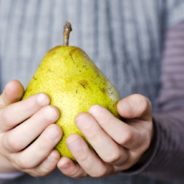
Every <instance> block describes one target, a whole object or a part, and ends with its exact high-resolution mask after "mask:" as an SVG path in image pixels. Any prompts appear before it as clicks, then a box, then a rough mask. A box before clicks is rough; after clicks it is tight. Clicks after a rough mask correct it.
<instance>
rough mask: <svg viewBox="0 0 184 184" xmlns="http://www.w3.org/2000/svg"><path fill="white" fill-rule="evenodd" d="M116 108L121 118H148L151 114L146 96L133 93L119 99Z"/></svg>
mask: <svg viewBox="0 0 184 184" xmlns="http://www.w3.org/2000/svg"><path fill="white" fill-rule="evenodd" d="M117 110H118V112H119V114H120V115H121V116H122V117H123V118H127V119H133V118H141V119H143V120H148V119H150V115H151V103H150V101H149V100H148V99H147V98H146V97H144V96H142V95H139V94H134V95H130V96H128V97H126V98H124V99H122V100H120V101H119V102H118V104H117Z"/></svg>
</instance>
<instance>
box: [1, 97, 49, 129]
mask: <svg viewBox="0 0 184 184" xmlns="http://www.w3.org/2000/svg"><path fill="white" fill-rule="evenodd" d="M49 103H50V99H49V97H48V96H47V95H45V94H38V95H34V96H31V97H30V98H28V99H26V100H23V101H20V102H17V103H14V104H11V105H9V106H8V107H5V108H3V109H1V110H0V130H2V131H7V130H10V129H11V128H14V127H15V126H17V125H18V124H20V123H21V122H23V121H24V120H26V119H28V118H29V117H31V116H32V115H33V114H34V113H36V112H37V111H38V110H40V109H41V108H42V107H43V106H46V105H48V104H49Z"/></svg>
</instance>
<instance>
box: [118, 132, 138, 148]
mask: <svg viewBox="0 0 184 184" xmlns="http://www.w3.org/2000/svg"><path fill="white" fill-rule="evenodd" d="M133 136H134V134H133V132H132V131H131V130H127V131H124V133H123V134H122V136H121V137H120V139H119V140H117V142H118V144H120V145H126V144H128V143H130V142H131V141H132V139H133Z"/></svg>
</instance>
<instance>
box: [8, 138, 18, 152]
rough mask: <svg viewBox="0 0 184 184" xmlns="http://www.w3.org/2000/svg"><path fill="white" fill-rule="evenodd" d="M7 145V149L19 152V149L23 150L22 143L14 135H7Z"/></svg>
mask: <svg viewBox="0 0 184 184" xmlns="http://www.w3.org/2000/svg"><path fill="white" fill-rule="evenodd" d="M5 146H6V148H7V149H9V150H11V151H15V152H17V151H20V150H21V144H20V143H19V141H17V139H16V138H15V137H14V136H12V135H7V137H6V143H5Z"/></svg>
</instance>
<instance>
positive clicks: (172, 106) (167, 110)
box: [134, 22, 184, 179]
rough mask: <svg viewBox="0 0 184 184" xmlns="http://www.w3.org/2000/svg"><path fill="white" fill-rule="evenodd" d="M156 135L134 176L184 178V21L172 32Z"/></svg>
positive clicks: (165, 64) (164, 69) (159, 101)
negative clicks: (140, 174)
mask: <svg viewBox="0 0 184 184" xmlns="http://www.w3.org/2000/svg"><path fill="white" fill-rule="evenodd" d="M161 83H162V87H161V91H160V95H159V98H158V104H159V110H158V112H157V113H156V114H154V127H155V135H154V139H153V143H152V146H151V150H149V151H148V154H147V155H146V161H145V160H144V161H145V162H144V164H143V165H141V166H140V167H139V168H138V169H137V170H134V171H135V172H134V173H143V174H146V175H147V174H148V175H153V176H155V177H159V178H165V179H183V178H184V143H183V141H184V22H182V23H180V24H178V25H176V26H174V27H173V28H171V29H170V30H169V31H168V34H167V36H166V43H165V52H164V57H163V65H162V78H161Z"/></svg>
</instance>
